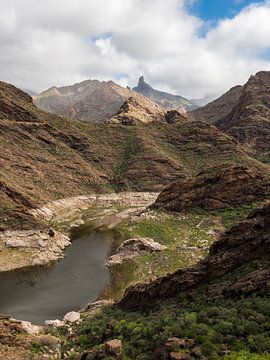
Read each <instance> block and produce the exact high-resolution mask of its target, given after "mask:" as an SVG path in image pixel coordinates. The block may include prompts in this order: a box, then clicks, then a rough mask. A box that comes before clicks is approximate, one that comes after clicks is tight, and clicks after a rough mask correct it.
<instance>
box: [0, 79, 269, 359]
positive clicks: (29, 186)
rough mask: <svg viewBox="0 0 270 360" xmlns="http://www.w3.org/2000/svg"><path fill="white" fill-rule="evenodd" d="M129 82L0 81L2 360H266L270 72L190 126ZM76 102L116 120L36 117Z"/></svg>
mask: <svg viewBox="0 0 270 360" xmlns="http://www.w3.org/2000/svg"><path fill="white" fill-rule="evenodd" d="M140 82H141V84H140V86H141V87H143V88H144V90H145V88H146V89H148V91H150V90H151V94H152V95H151V96H152V97H153V99H151V98H150V99H149V98H147V97H144V95H143V94H135V95H134V92H135V93H136V91H133V90H130V89H125V90H126V93H125V95H123V93H122V88H121V87H120V86H119V87H118V85H116V84H114V83H112V82H109V84H107V83H105V82H103V83H100V82H98V83H93V82H92V81H90V80H89V81H86V82H84V83H83V90H82V89H81V88H80V86H82V84H81V85H78V84H77V85H76V89H75V90H74V88H71V87H64V88H60V89H57V88H52V89H50V90H48V92H47V93H46V92H45V94H44V93H42V96H41V97H39V100H37V99H38V96H37V98H35V100H34V102H33V100H32V98H31V97H30V96H29V95H27V94H26V93H24V92H23V91H21V90H19V89H17V88H15V87H14V86H12V85H10V84H7V83H4V82H1V83H0V163H1V168H0V286H1V289H2V294H1V296H0V313H3V315H1V316H0V359H7V360H11V359H18V360H20V359H22V360H23V359H25V360H30V359H34V360H35V359H36V360H39V359H40V360H41V359H46V358H49V359H76V360H83V359H88V360H89V359H93V360H94V359H124V360H133V359H134V360H135V359H138V360H159V359H160V360H177V359H182V360H193V359H199V360H205V359H209V360H212V359H213V360H216V359H223V358H225V359H232V360H239V359H242V358H246V359H250V360H255V359H256V360H257V359H259V360H266V359H268V358H269V357H268V353H269V351H270V345H269V334H270V329H269V279H270V273H269V226H270V225H269V224H270V216H269V199H270V166H269V162H268V160H267V159H268V145H269V141H268V137H267V126H268V121H269V119H268V97H269V92H268V89H269V86H270V85H269V84H270V80H269V74H268V73H267V72H264V73H259V74H257V75H255V76H252V77H251V78H250V80H249V81H248V82H247V84H246V85H244V86H243V87H239V88H238V87H237V88H234V89H232V90H230V91H229V93H226V94H225V95H224V96H223V97H221V98H220V99H218V100H216V101H214V102H213V103H210V104H208V105H206V106H205V107H203V108H200V109H198V110H195V111H194V112H193V111H192V112H188V113H187V112H186V110H185V111H178V110H181V109H179V108H177V109H172V108H171V106H174V107H175V103H174V102H173V105H170V107H169V108H168V107H167V108H166V106H168V104H167V103H166V104H167V105H166V106H165V105H164V106H163V107H162V106H161V105H162V102H161V103H160V104H157V103H155V102H154V97H155V101H157V98H158V99H159V100H160V97H161V96H165V95H166V97H167V98H168V99H167V100H168V101H169V100H170V101H180V100H181V101H186V99H184V98H181V99H180V97H179V98H171V97H168V95H170V94H167V93H162V92H155V91H156V90H154V89H153V88H151V87H150V89H149V85H148V84H146V83H145V82H144V79H141V80H140ZM92 86H94V88H95V87H96V86H97V87H98V92H97V94H96V95H95V96H94V95H93V92H92V90H93V89H92ZM108 86H109V88H111V90H110V91H113V94H114V95H113V98H110V97H108V96H107V91H108ZM120 88H121V89H120ZM87 89H88V90H87ZM89 89H90V90H89ZM104 89H105V90H106V91H105V93H103V91H104ZM112 89H113V90H112ZM137 90H138V89H137ZM80 91H82V92H84V95H87V96H89V99H91V101H92V99H99V101H101V102H102V103H104V99H105V98H104V97H102V96H103V95H102V96H101V95H100V92H99V91H101V92H102V93H103V94H105V95H104V96H105V97H106V101H108V104H110V105H113V106H114V105H115V108H114V107H112V108H111V110H110V111H108V112H107V109H106V113H105V112H104V114H103V115H102V117H101V118H96V119H94V118H93V119H94V120H96V121H94V122H92V121H91V120H89V118H88V119H86V118H83V117H82V115H81V113H78V114H79V115H78V116H77V113H76V116H73V115H74V113H72V112H70V110H63V111H62V110H59V109H58V108H57V107H56V105H59V103H58V102H57V103H53V104H54V105H55V108H50V109H48V108H47V107H45V105H44V104H46V106H47V105H48V103H49V100H50V101H52V102H53V101H54V99H55V96H56V97H58V98H59V99H60V98H61V99H62V98H63V99H65V101H66V100H67V99H68V98H69V97H70V96H73V95H74V92H75V93H78V92H80ZM93 91H94V92H95V91H97V88H95V89H94V90H93ZM115 91H116V92H118V95H119V94H120V92H121V96H122V97H121V99H120V98H117V101H119V103H118V102H117V106H116V104H115V103H114V96H115V94H116V93H115ZM127 93H128V94H127ZM164 94H165V95H164ZM154 95H155V96H154ZM47 100H48V103H47V102H46V101H47ZM61 101H62V100H61ZM76 101H82V102H83V103H84V104H86V103H85V100H84V98H80V99H76ZM34 103H35V104H37V105H38V106H39V107H40V108H38V107H36V106H35V105H34ZM67 103H68V105H70V102H69V100H68V101H67ZM41 104H43V105H44V109H45V108H46V110H49V111H51V112H50V113H47V112H45V111H44V110H42V106H43V105H41ZM88 105H89V103H87V112H89V114H92V113H93V114H94V112H93V109H92V108H91V107H88ZM186 105H187V103H186ZM50 106H51V105H50ZM61 106H62V105H61ZM95 106H96V108H97V109H99V110H100V107H101V104H99V103H98V104H95ZM76 109H77V108H76ZM80 111H81V110H80ZM53 112H56V113H57V114H58V115H56V114H53ZM87 112H85V114H86V113H87ZM89 114H87V116H88V115H89ZM61 115H64V116H61ZM93 116H94V115H93ZM95 116H96V115H95ZM246 124H248V126H246ZM265 131H266V135H265ZM263 134H264V135H263ZM70 312H74V313H71V314H69V313H70ZM67 313H68V314H69V315H67V318H66V317H65V314H67ZM72 316H74V318H75V320H73V319H72ZM14 318H15V319H17V320H15V319H14ZM63 318H64V321H63V320H62V319H63ZM68 318H69V320H67V319H68ZM56 319H57V321H56ZM70 319H71V320H70ZM46 320H52V321H51V322H45V321H46ZM54 320H55V321H54ZM25 321H32V322H33V324H29V323H25ZM37 324H38V325H39V326H36V325H37ZM114 346H115V347H114ZM112 348H113V349H112ZM241 354H244V355H243V356H244V357H242V358H241V356H242V355H241ZM253 355H254V356H255V357H254V356H253ZM256 356H257V357H256Z"/></svg>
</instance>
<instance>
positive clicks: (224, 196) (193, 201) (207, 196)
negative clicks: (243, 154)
mask: <svg viewBox="0 0 270 360" xmlns="http://www.w3.org/2000/svg"><path fill="white" fill-rule="evenodd" d="M269 198H270V172H268V174H267V173H265V172H262V167H260V168H259V167H255V166H251V165H249V166H247V165H223V166H220V165H219V166H217V167H214V168H209V169H207V170H205V171H203V172H201V173H199V174H198V175H197V176H196V177H195V178H193V179H188V180H185V181H183V179H181V180H180V181H177V182H175V183H174V184H172V185H170V186H168V187H167V188H166V189H164V190H163V191H162V192H161V194H160V195H159V197H158V198H157V200H156V202H155V204H154V205H153V207H155V208H163V209H166V210H170V211H179V212H181V211H184V210H186V209H188V208H192V207H199V208H202V209H205V210H217V209H224V208H226V207H234V206H240V205H244V204H249V203H253V202H255V201H260V200H265V199H269Z"/></svg>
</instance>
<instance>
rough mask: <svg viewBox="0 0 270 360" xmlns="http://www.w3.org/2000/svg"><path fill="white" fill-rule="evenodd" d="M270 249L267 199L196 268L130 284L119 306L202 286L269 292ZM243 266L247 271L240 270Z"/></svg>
mask: <svg viewBox="0 0 270 360" xmlns="http://www.w3.org/2000/svg"><path fill="white" fill-rule="evenodd" d="M269 252H270V202H269V201H268V202H266V203H265V204H264V205H262V206H261V207H259V208H257V209H256V210H255V211H253V212H252V213H251V214H250V215H249V216H248V217H247V218H246V219H245V220H243V221H241V222H239V223H237V224H235V225H234V226H233V227H232V228H231V229H230V230H228V231H226V232H225V233H224V234H223V235H221V237H220V239H219V240H218V241H216V242H215V243H214V244H213V245H212V246H211V248H210V252H209V255H208V256H207V257H206V258H205V259H204V260H202V261H200V262H199V263H198V264H197V265H196V266H195V267H192V268H189V269H185V270H179V271H177V272H175V273H174V274H171V275H168V276H166V277H163V278H159V279H157V280H155V281H153V282H151V283H149V284H138V285H134V286H131V287H130V288H128V289H127V291H126V293H125V296H124V297H123V299H122V300H121V301H120V302H119V303H118V306H120V307H121V308H124V309H138V308H146V307H149V306H152V305H153V303H154V302H155V301H158V300H160V299H162V298H167V297H170V296H173V295H175V294H176V293H179V292H186V293H189V292H192V291H200V290H199V289H200V288H203V291H204V292H205V293H206V294H208V296H213V295H215V296H216V295H222V294H223V295H225V294H226V293H230V294H236V293H237V294H241V293H242V294H245V293H250V292H253V291H254V292H255V291H256V292H263V293H269V291H270V288H269V279H270V271H269V266H267V265H265V264H264V261H263V260H264V258H265V257H267V256H268V257H269ZM255 260H259V262H256V261H255ZM254 261H255V263H253V262H254ZM251 264H252V266H251ZM241 266H246V268H247V269H248V270H245V271H243V272H242V271H238V272H237V269H240V267H241ZM229 275H231V276H229ZM226 276H227V278H226ZM228 276H229V277H228Z"/></svg>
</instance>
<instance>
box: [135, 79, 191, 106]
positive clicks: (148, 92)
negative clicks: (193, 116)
mask: <svg viewBox="0 0 270 360" xmlns="http://www.w3.org/2000/svg"><path fill="white" fill-rule="evenodd" d="M133 90H134V91H136V92H138V93H140V94H142V95H144V96H146V97H147V98H149V99H150V100H152V101H153V102H155V103H156V104H158V105H159V106H160V107H162V108H164V109H167V110H182V111H185V110H186V111H189V110H194V109H195V108H196V105H194V104H193V103H192V102H191V101H190V100H188V99H185V98H184V97H182V96H179V95H172V94H169V93H166V92H164V91H159V90H155V89H153V88H152V86H150V85H149V84H147V83H146V82H145V81H144V77H143V76H141V77H140V78H139V82H138V86H136V87H134V88H133Z"/></svg>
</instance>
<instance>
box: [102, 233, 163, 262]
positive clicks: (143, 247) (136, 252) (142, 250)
mask: <svg viewBox="0 0 270 360" xmlns="http://www.w3.org/2000/svg"><path fill="white" fill-rule="evenodd" d="M166 248H167V247H166V246H164V245H161V244H159V243H158V242H156V241H154V240H153V239H151V238H135V239H128V240H125V241H124V242H123V243H122V244H121V246H120V247H119V249H118V252H117V253H116V254H115V255H112V256H111V257H109V259H108V260H107V262H106V264H107V266H113V265H119V264H122V262H123V261H126V260H128V259H132V258H134V257H137V256H141V255H145V254H148V253H151V252H154V251H163V250H166Z"/></svg>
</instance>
